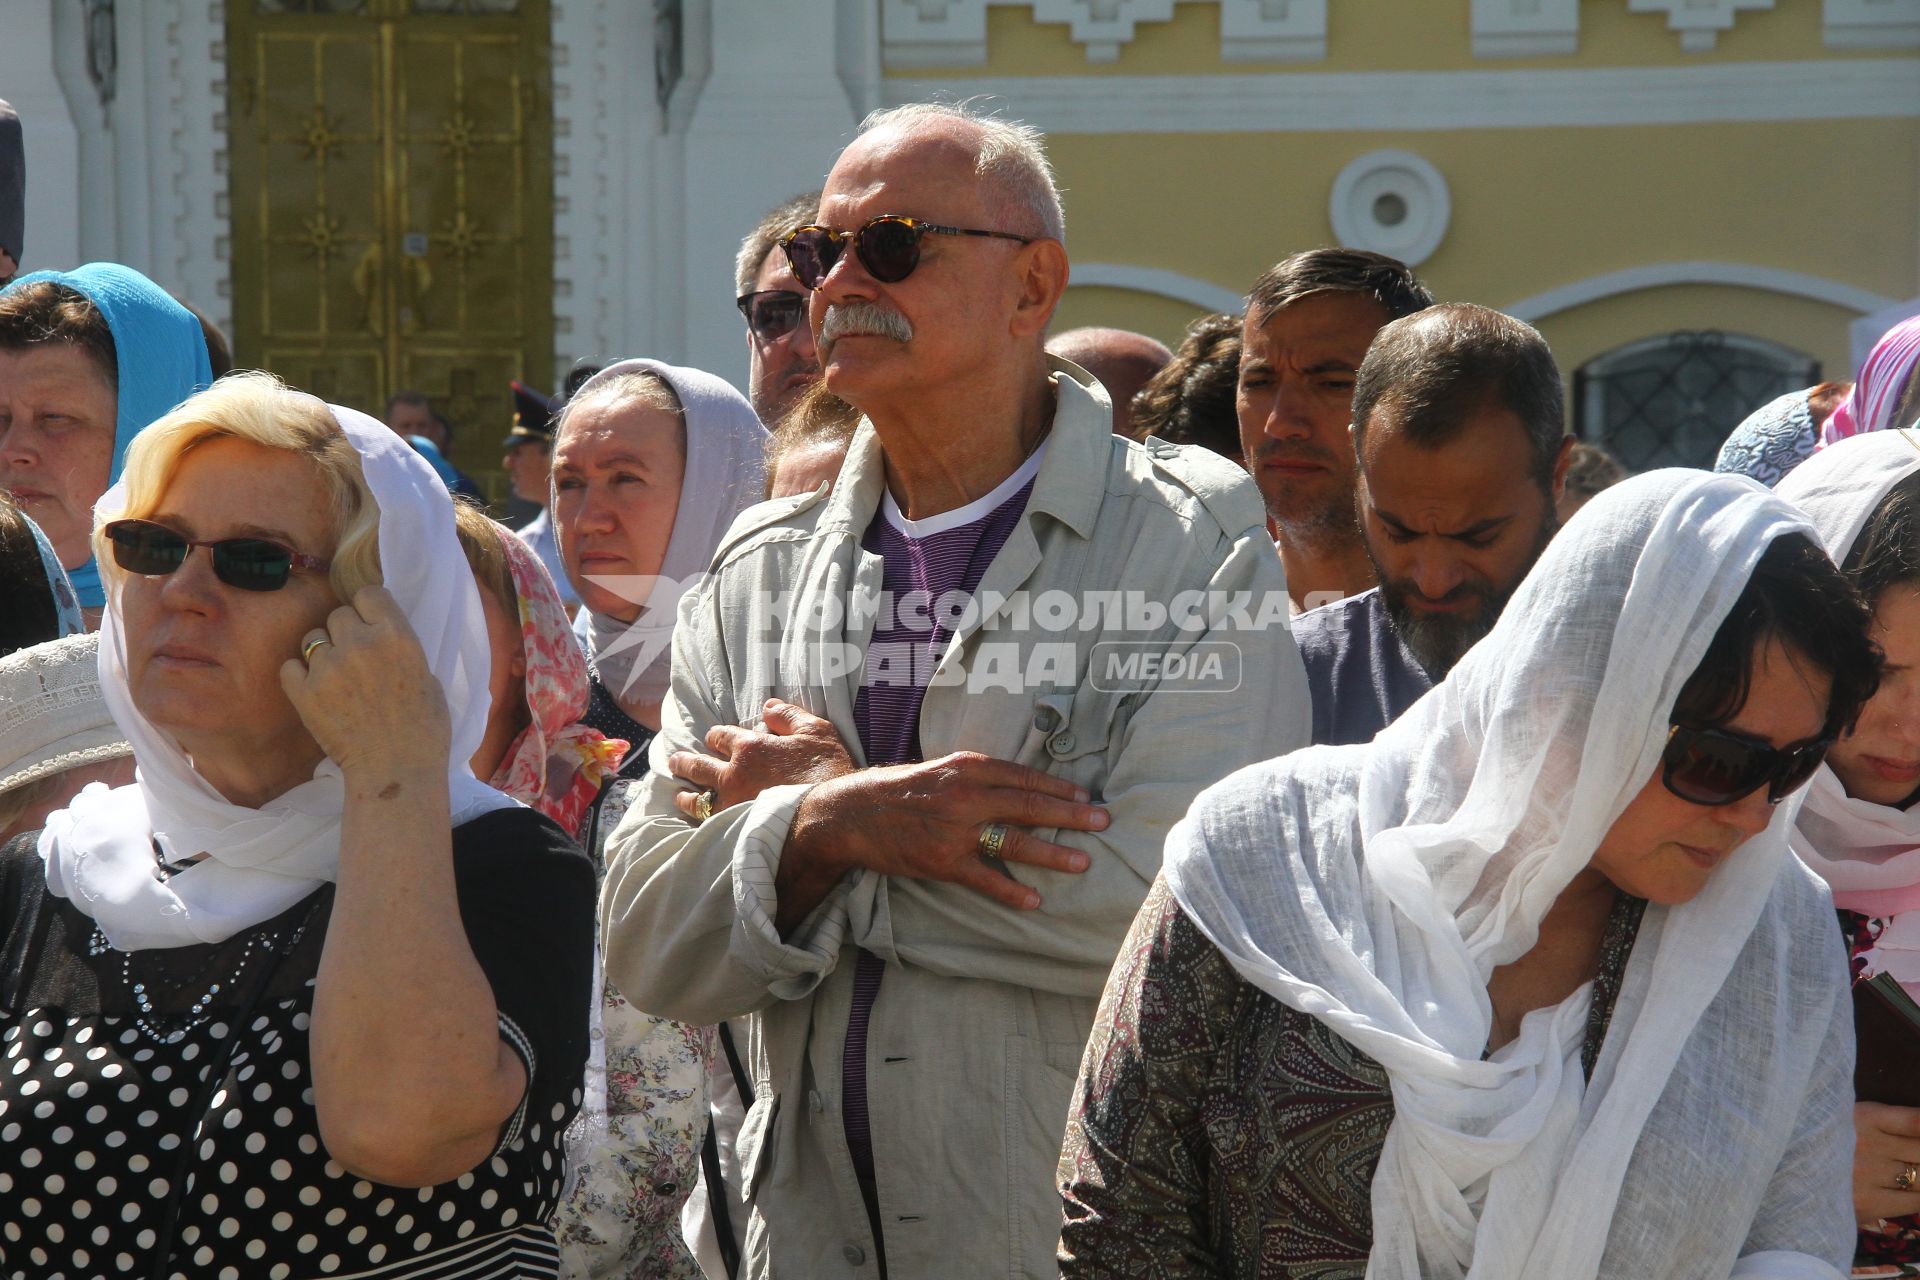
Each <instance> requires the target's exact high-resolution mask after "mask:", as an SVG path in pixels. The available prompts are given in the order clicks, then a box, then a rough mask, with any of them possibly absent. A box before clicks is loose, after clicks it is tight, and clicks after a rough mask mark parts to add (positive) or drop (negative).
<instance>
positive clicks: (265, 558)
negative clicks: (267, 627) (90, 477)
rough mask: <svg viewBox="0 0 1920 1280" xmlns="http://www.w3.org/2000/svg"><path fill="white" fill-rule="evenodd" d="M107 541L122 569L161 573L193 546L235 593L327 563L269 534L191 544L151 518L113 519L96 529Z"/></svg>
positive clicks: (277, 584)
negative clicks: (202, 549)
mask: <svg viewBox="0 0 1920 1280" xmlns="http://www.w3.org/2000/svg"><path fill="white" fill-rule="evenodd" d="M101 532H102V533H104V534H106V535H107V540H108V541H109V542H111V543H113V562H114V563H115V564H117V565H119V566H120V567H121V568H122V569H125V570H126V571H127V572H128V573H138V574H141V575H143V576H145V577H150V578H151V577H161V576H164V575H166V574H169V573H172V572H173V571H174V570H175V569H178V568H179V567H180V566H181V565H183V564H185V563H186V562H187V556H188V554H189V553H191V552H192V550H193V549H194V548H195V547H205V548H206V549H207V554H208V555H210V556H211V557H213V576H214V577H216V578H218V579H220V581H222V582H224V583H226V584H227V585H228V586H230V587H237V588H238V589H240V590H241V591H278V590H279V589H280V588H282V587H284V586H286V585H287V579H288V578H289V577H291V576H292V574H293V571H294V570H295V569H303V570H306V571H307V572H309V573H324V572H325V571H326V570H327V569H328V568H329V567H330V566H329V565H328V563H327V561H325V560H320V559H316V558H315V557H313V556H307V555H301V554H300V553H299V552H298V551H295V550H294V549H293V548H292V547H287V546H282V545H281V544H280V543H278V542H275V541H273V540H272V539H271V538H221V539H218V540H217V541H213V542H195V541H193V540H192V539H190V538H187V537H185V536H184V535H182V534H178V533H175V532H174V531H173V530H171V529H169V528H167V526H165V525H163V524H155V523H154V522H153V521H151V520H115V521H114V522H113V523H112V524H110V525H108V526H107V527H106V528H104V529H102V530H101Z"/></svg>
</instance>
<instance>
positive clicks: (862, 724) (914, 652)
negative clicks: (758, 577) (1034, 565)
mask: <svg viewBox="0 0 1920 1280" xmlns="http://www.w3.org/2000/svg"><path fill="white" fill-rule="evenodd" d="M1045 455H1046V450H1045V449H1041V450H1039V451H1038V452H1036V453H1035V454H1034V455H1033V456H1032V457H1031V458H1029V459H1027V461H1026V462H1025V463H1023V464H1022V465H1021V467H1020V469H1019V470H1018V471H1016V472H1014V473H1013V474H1012V475H1011V476H1008V477H1007V478H1006V480H1004V481H1002V482H1001V484H1000V485H999V487H998V488H996V489H995V490H994V491H993V492H992V493H989V494H988V495H986V497H984V498H981V499H979V500H977V501H975V502H970V503H968V504H967V505H966V506H964V507H961V508H960V509H959V510H957V511H951V512H948V513H946V514H945V515H941V516H934V517H931V518H930V519H927V520H914V521H909V520H907V519H906V518H905V517H904V516H902V515H901V514H900V509H899V507H898V506H896V505H895V503H894V501H893V497H892V495H888V496H887V497H886V498H885V499H884V501H883V502H882V504H881V508H880V510H879V511H877V512H875V513H874V517H873V523H872V524H870V525H868V526H867V533H866V537H865V538H864V539H862V543H861V545H863V546H864V547H865V548H866V549H867V550H868V551H870V552H873V553H875V554H877V555H879V556H880V557H881V559H882V561H883V562H884V567H883V570H882V588H883V589H884V590H885V592H886V593H887V597H888V599H889V600H891V601H892V607H891V608H890V609H889V610H888V611H887V612H886V614H885V615H884V616H882V617H880V618H879V619H877V620H876V621H875V623H874V628H873V639H872V640H871V641H870V642H869V643H868V645H867V664H866V674H865V678H864V679H863V680H862V681H861V684H860V692H859V695H858V696H857V697H856V698H855V699H854V704H853V722H854V727H855V728H856V729H857V730H859V733H860V744H861V746H862V747H863V748H864V749H865V751H866V756H867V764H868V765H886V764H901V763H904V762H906V761H910V760H918V759H920V758H921V755H920V703H921V701H922V699H923V698H924V697H925V696H926V691H927V681H928V680H930V679H931V678H932V676H933V668H934V666H935V665H936V664H937V663H938V662H939V661H940V655H941V654H942V653H944V652H945V651H946V648H947V644H948V642H949V641H951V640H952V639H953V628H952V627H951V626H950V625H947V624H948V623H951V622H953V621H954V620H956V619H957V618H958V617H959V616H960V614H961V612H962V608H963V606H962V603H961V600H960V599H956V597H967V596H971V595H972V594H973V593H974V592H975V591H977V590H979V587H980V579H981V578H982V577H984V576H985V575H986V572H987V566H988V565H989V564H992V563H993V558H994V557H995V556H996V555H998V554H1000V548H1001V547H1003V546H1005V545H1006V543H1007V539H1008V538H1009V537H1011V536H1012V535H1013V531H1014V528H1015V527H1016V526H1018V525H1019V523H1020V517H1021V516H1022V515H1023V514H1024V513H1025V512H1026V509H1027V499H1028V498H1030V497H1032V496H1033V478H1034V476H1035V474H1037V473H1038V472H1039V470H1040V460H1041V458H1043V457H1044V456H1045ZM885 971H886V962H885V961H883V960H881V959H880V957H879V956H876V955H874V954H873V953H872V952H870V951H867V950H864V949H862V950H860V951H859V952H858V953H857V955H856V956H855V959H854V969H853V1008H852V1009H851V1011H850V1012H849V1013H848V1015H847V1039H846V1044H845V1046H844V1049H845V1051H844V1053H843V1055H842V1058H841V1064H840V1093H841V1097H842V1099H843V1100H844V1108H843V1122H844V1127H845V1129H846V1135H847V1150H848V1153H849V1154H850V1155H851V1156H852V1157H853V1167H854V1170H855V1172H857V1173H858V1174H859V1175H860V1178H861V1180H862V1182H863V1183H864V1184H867V1185H866V1186H863V1187H862V1191H863V1193H866V1194H871V1192H870V1191H869V1190H868V1187H870V1186H871V1184H872V1182H873V1176H874V1175H873V1131H872V1127H871V1124H870V1122H869V1119H868V1115H867V1020H868V1015H869V1014H871V1013H872V1011H873V1002H874V1001H875V1000H876V999H877V998H878V997H879V995H880V978H881V975H882V974H883V973H884V972H885ZM867 1212H868V1215H869V1217H871V1218H872V1219H873V1220H874V1221H875V1222H876V1223H877V1222H878V1220H879V1213H878V1208H877V1206H875V1205H874V1204H872V1203H869V1204H868V1206H867Z"/></svg>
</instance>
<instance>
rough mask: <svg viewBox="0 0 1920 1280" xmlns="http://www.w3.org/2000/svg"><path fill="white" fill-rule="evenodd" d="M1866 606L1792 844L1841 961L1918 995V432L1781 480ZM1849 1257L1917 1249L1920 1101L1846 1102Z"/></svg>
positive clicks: (1890, 1259) (1849, 446)
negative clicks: (1850, 709) (1844, 955)
mask: <svg viewBox="0 0 1920 1280" xmlns="http://www.w3.org/2000/svg"><path fill="white" fill-rule="evenodd" d="M1777 492H1778V493H1779V494H1780V496H1781V497H1783V498H1786V499H1787V500H1788V501H1790V502H1793V503H1795V504H1796V505H1798V506H1799V508H1800V509H1801V510H1802V511H1804V512H1806V514H1807V516H1808V518H1809V519H1810V520H1812V521H1813V526H1814V528H1815V529H1817V530H1819V532H1820V536H1821V538H1822V539H1823V540H1824V541H1825V543H1826V547H1827V550H1828V551H1829V552H1831V553H1832V555H1833V557H1834V559H1835V560H1837V561H1839V563H1840V565H1841V568H1842V569H1843V570H1844V571H1845V572H1846V574H1847V576H1848V577H1849V578H1850V579H1851V580H1852V581H1853V583H1854V585H1855V586H1856V587H1857V588H1858V589H1859V590H1860V594H1861V595H1862V596H1863V597H1864V598H1865V600H1866V603H1867V607H1868V608H1870V609H1871V610H1873V630H1872V636H1873V640H1874V642H1875V643H1877V644H1878V645H1879V646H1880V647H1881V649H1882V650H1883V651H1884V652H1885V654H1886V676H1885V678H1884V679H1883V680H1882V682H1881V685H1880V688H1879V691H1878V692H1876V693H1875V694H1874V696H1873V699H1872V701H1870V702H1868V703H1867V705H1866V707H1865V708H1863V709H1862V710H1861V712H1860V720H1859V723H1858V724H1856V725H1855V726H1854V727H1853V730H1852V732H1850V733H1848V734H1847V735H1846V736H1844V737H1842V738H1841V739H1840V741H1838V742H1836V743H1835V744H1834V747H1833V750H1832V751H1831V752H1830V753H1828V756H1827V763H1826V766H1825V767H1823V768H1822V769H1821V770H1820V771H1819V772H1818V773H1817V774H1815V775H1814V778H1813V783H1812V785H1810V786H1809V787H1808V788H1807V798H1806V801H1805V803H1804V804H1803V805H1802V807H1801V809H1800V815H1799V818H1798V820H1797V821H1796V822H1795V825H1794V833H1793V849H1794V852H1796V853H1798V854H1799V855H1800V857H1801V858H1802V859H1804V860H1805V861H1806V863H1807V865H1808V866H1810V867H1812V868H1813V869H1814V870H1815V871H1817V872H1819V873H1820V875H1821V876H1822V877H1823V878H1824V879H1825V880H1826V882H1827V884H1828V886H1829V887H1830V888H1831V889H1832V890H1833V902H1834V905H1835V906H1836V907H1838V908H1840V919H1841V924H1842V932H1843V934H1844V935H1845V937H1846V939H1847V943H1848V950H1849V951H1850V952H1851V958H1852V961H1853V969H1854V974H1855V976H1856V977H1857V978H1870V977H1872V976H1874V975H1875V974H1880V973H1886V974H1891V975H1892V976H1893V978H1894V979H1895V980H1896V981H1898V982H1899V983H1900V984H1901V985H1902V986H1903V987H1905V988H1906V989H1907V991H1908V993H1909V994H1912V995H1920V804H1916V803H1915V801H1916V800H1920V432H1915V431H1878V432H1874V433H1873V434H1871V435H1857V436H1851V437H1849V438H1847V439H1845V440H1842V441H1840V442H1839V443H1837V444H1834V445H1830V446H1828V447H1827V448H1825V449H1822V450H1821V451H1820V452H1819V453H1816V454H1815V455H1814V456H1813V458H1812V459H1811V460H1810V461H1808V462H1806V463H1804V464H1802V465H1801V467H1800V468H1799V469H1798V470H1796V471H1795V472H1793V474H1791V475H1789V476H1788V477H1787V478H1786V479H1785V480H1783V481H1781V482H1780V486H1779V488H1778V490H1777ZM1854 1120H1855V1124H1856V1126H1857V1129H1858V1146H1857V1149H1856V1151H1855V1154H1854V1172H1853V1196H1854V1212H1855V1213H1856V1214H1857V1215H1858V1217H1859V1220H1860V1240H1859V1246H1858V1250H1857V1252H1856V1255H1855V1259H1856V1261H1857V1262H1858V1263H1860V1264H1862V1265H1864V1264H1868V1263H1887V1264H1896V1263H1920V1109H1914V1108H1910V1107H1895V1106H1886V1105H1882V1104H1881V1103H1879V1102H1875V1101H1863V1102H1861V1103H1859V1104H1858V1106H1857V1107H1856V1108H1855V1111H1854Z"/></svg>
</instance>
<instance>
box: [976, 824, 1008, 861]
mask: <svg viewBox="0 0 1920 1280" xmlns="http://www.w3.org/2000/svg"><path fill="white" fill-rule="evenodd" d="M1006 847H1007V824H1006V823H1004V822H989V823H988V824H987V825H986V826H984V827H982V828H981V829H980V852H981V853H983V854H985V855H986V856H987V857H989V858H997V857H999V856H1000V851H1001V850H1002V849H1004V848H1006Z"/></svg>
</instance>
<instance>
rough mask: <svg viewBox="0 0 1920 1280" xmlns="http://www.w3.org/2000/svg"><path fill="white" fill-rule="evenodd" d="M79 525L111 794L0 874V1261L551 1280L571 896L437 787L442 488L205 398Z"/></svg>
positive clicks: (454, 607) (442, 695)
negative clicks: (98, 597)
mask: <svg viewBox="0 0 1920 1280" xmlns="http://www.w3.org/2000/svg"><path fill="white" fill-rule="evenodd" d="M96 520H97V522H98V523H97V527H96V530H95V533H94V548H95V550H96V552H97V554H98V557H99V559H100V561H101V563H102V564H103V565H104V566H106V573H107V577H108V604H107V609H106V615H105V618H104V621H103V626H102V630H101V642H100V648H101V658H100V670H101V683H102V690H103V693H104V694H105V697H106V700H107V703H108V706H109V708H110V709H111V711H112V712H113V715H114V719H115V721H116V722H117V723H118V725H119V726H120V728H121V730H122V731H123V732H124V733H125V734H126V737H127V740H128V741H129V742H131V743H132V744H133V750H134V756H135V759H136V760H137V761H138V764H139V776H138V781H137V782H136V783H135V784H133V785H131V786H123V787H118V788H113V789H108V788H104V787H93V788H88V789H87V790H86V791H84V792H82V793H81V794H80V795H79V796H77V797H75V799H74V800H73V802H72V803H71V804H70V805H69V806H68V807H67V808H66V809H64V810H61V811H59V812H57V813H55V814H53V815H52V816H50V817H49V818H48V819H47V824H46V827H45V829H44V830H42V831H40V832H39V833H37V834H30V835H25V836H22V837H20V838H18V839H16V840H14V841H13V842H12V843H10V844H9V845H7V846H6V848H5V850H4V852H3V853H0V919H3V920H5V921H6V924H5V934H4V939H3V941H0V945H4V947H5V964H4V968H3V970H0V1054H3V1055H5V1057H6V1058H7V1060H8V1063H9V1066H8V1069H6V1070H4V1071H0V1263H4V1268H0V1269H4V1270H6V1271H8V1272H10V1273H11V1272H16V1271H20V1272H30V1273H35V1274H45V1273H50V1272H54V1271H64V1272H66V1273H68V1274H85V1275H95V1274H105V1273H113V1274H122V1273H125V1274H138V1275H192V1276H196V1277H198V1276H208V1277H217V1276H228V1277H238V1276H247V1277H250V1278H251V1277H285V1276H293V1275H298V1276H303V1277H305V1276H315V1275H327V1274H334V1273H351V1274H356V1275H366V1276H380V1277H383V1278H386V1277H399V1276H413V1275H424V1274H433V1275H440V1274H447V1273H449V1272H452V1271H457V1270H463V1269H470V1270H474V1271H489V1268H492V1269H493V1270H491V1271H489V1273H490V1274H506V1273H509V1272H510V1273H511V1274H514V1275H522V1276H525V1275H533V1276H538V1275H551V1274H553V1272H554V1269H555V1249H554V1243H553V1237H552V1233H551V1231H550V1230H549V1229H548V1228H547V1226H546V1219H547V1218H548V1216H549V1215H550V1213H551V1211H552V1207H553V1203H554V1199H555V1197H556V1195H557V1193H558V1189H559V1183H560V1178H561V1173H562V1168H561V1166H562V1159H561V1143H560V1140H561V1132H560V1131H561V1130H562V1129H563V1128H564V1127H565V1125H566V1122H567V1119H568V1117H569V1115H570V1114H571V1111H572V1110H573V1108H575V1107H576V1106H577V1105H578V1100H579V1092H578V1091H579V1081H580V1073H581V1065H582V1062H583V1060H584V1057H585V1044H586V1029H587V989H588V984H589V974H590V968H591V962H592V952H591V939H592V910H593V900H592V899H593V873H592V870H591V868H590V867H589V866H588V864H587V861H586V859H585V858H584V857H583V856H582V855H581V853H580V851H579V850H578V849H577V848H576V847H575V846H574V845H573V844H572V842H571V841H570V840H569V839H568V838H567V837H566V835H565V833H563V832H562V831H561V830H560V829H559V828H558V827H557V826H555V825H554V824H553V823H552V822H551V820H549V819H547V818H545V817H543V816H541V815H540V814H537V813H535V812H533V811H531V810H527V809H524V808H521V807H519V806H517V805H515V804H514V803H513V802H512V801H510V800H508V799H507V798H506V797H504V796H502V795H500V794H499V793H498V792H495V791H493V790H491V789H489V788H487V787H485V786H483V785H481V784H480V783H479V782H477V781H475V779H474V778H473V775H472V773H471V772H470V771H469V768H468V765H467V760H468V758H469V757H470V756H471V755H472V754H473V752H474V750H475V749H476V748H477V747H478V746H479V743H480V739H481V735H482V732H483V730H484V726H485V720H486V713H487V697H486V688H487V673H488V657H487V637H486V629H485V624H484V622H483V621H482V616H481V607H480V599H479V595H478V592H477V591H476V590H475V587H474V585H473V578H472V576H471V575H470V574H469V573H468V572H467V571H466V568H465V565H464V564H463V563H462V560H461V555H460V549H459V545H458V543H457V541H456V540H455V537H454V530H453V511H452V506H451V502H450V500H449V498H448V496H447V493H446V489H445V488H444V487H443V486H442V485H441V484H440V482H439V480H438V479H437V478H436V477H435V476H434V475H433V473H432V471H431V470H430V469H429V468H428V467H427V465H426V463H425V462H423V461H421V460H420V459H419V457H418V456H416V455H415V454H414V453H413V451H412V450H411V449H409V448H408V447H407V445H406V442H405V441H403V440H401V439H400V438H399V437H397V436H395V435H393V434H392V433H391V432H389V431H387V430H386V429H385V428H384V427H382V426H381V425H380V424H379V423H377V422H374V421H373V420H372V419H370V418H368V417H366V416H365V415H363V414H359V413H356V412H354V411H352V410H348V409H341V408H338V407H332V406H327V405H324V404H322V403H321V402H320V401H319V400H317V399H315V398H313V397H312V396H307V395H303V394H300V393H298V392H294V391H291V390H289V389H287V388H286V387H285V386H283V385H282V384H280V383H278V382H277V381H275V380H274V379H272V378H270V377H268V376H266V375H243V376H239V377H235V378H230V379H226V380H223V381H222V382H221V383H220V384H219V385H217V386H216V387H214V388H212V389H210V390H208V391H206V392H203V393H202V394H200V395H198V396H195V397H193V398H192V399H190V400H188V401H187V402H186V403H184V404H183V405H181V406H180V407H179V408H178V409H176V410H175V411H173V412H172V413H170V414H168V415H166V416H165V417H164V418H162V419H161V420H160V421H158V422H156V423H155V424H154V425H152V426H151V427H149V428H147V430H145V431H144V432H142V433H141V435H140V437H139V438H138V439H137V440H136V441H135V442H134V443H133V445H132V447H131V448H130V449H129V451H128V458H127V468H126V472H125V475H124V478H123V481H122V483H121V484H120V485H119V486H118V487H116V488H115V489H113V490H110V491H109V492H108V493H107V494H106V495H105V497H103V498H102V500H101V503H100V506H99V511H98V514H97V516H96ZM403 602H404V603H403Z"/></svg>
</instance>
